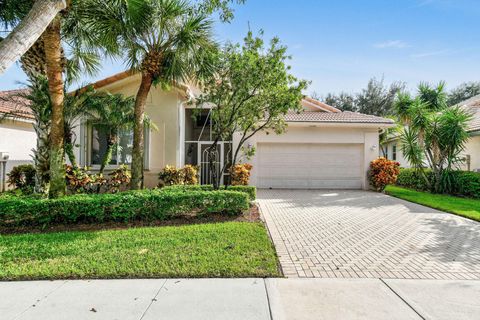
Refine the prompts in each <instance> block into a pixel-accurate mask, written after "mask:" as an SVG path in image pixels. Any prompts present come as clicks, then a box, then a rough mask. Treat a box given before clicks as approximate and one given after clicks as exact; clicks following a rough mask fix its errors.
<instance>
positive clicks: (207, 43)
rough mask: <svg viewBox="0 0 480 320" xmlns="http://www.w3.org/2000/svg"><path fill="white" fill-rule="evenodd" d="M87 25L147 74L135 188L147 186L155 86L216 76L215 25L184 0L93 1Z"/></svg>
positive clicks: (139, 100) (138, 112) (137, 125)
mask: <svg viewBox="0 0 480 320" xmlns="http://www.w3.org/2000/svg"><path fill="white" fill-rule="evenodd" d="M89 8H90V10H88V12H87V13H88V15H89V18H90V21H89V22H88V23H86V25H87V26H89V27H90V28H91V30H92V32H95V33H96V34H97V36H98V37H99V39H101V43H102V45H103V46H104V47H105V48H106V49H107V50H108V51H109V52H111V53H116V54H118V55H120V52H122V50H123V51H124V52H125V55H124V56H123V57H124V58H125V61H126V63H127V64H128V66H129V67H130V68H131V69H133V70H136V71H139V72H140V73H141V83H140V87H139V89H138V92H137V94H136V98H135V111H134V118H135V122H134V129H133V137H134V138H133V151H132V179H131V188H132V189H139V188H141V187H142V186H143V163H144V161H143V154H144V113H145V105H146V103H147V96H148V94H149V92H150V89H151V87H152V84H161V85H163V86H164V87H166V88H168V87H169V86H171V85H172V84H175V83H181V82H186V81H192V80H198V79H201V78H202V77H203V76H204V75H205V74H207V73H211V72H213V71H212V64H211V63H210V62H209V58H211V54H212V52H213V51H214V50H215V49H216V45H215V44H214V43H213V42H212V35H211V31H212V21H211V20H210V19H209V18H208V17H207V15H206V14H204V13H201V12H200V13H198V12H195V11H194V10H193V6H192V5H191V4H190V3H188V2H186V1H183V0H147V1H137V0H127V1H124V0H114V1H99V0H91V3H90V6H89Z"/></svg>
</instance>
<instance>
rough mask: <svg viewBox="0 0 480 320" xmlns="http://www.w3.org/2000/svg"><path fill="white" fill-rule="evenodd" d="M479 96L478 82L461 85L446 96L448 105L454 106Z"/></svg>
mask: <svg viewBox="0 0 480 320" xmlns="http://www.w3.org/2000/svg"><path fill="white" fill-rule="evenodd" d="M479 94H480V82H467V83H462V84H461V85H459V86H458V87H456V88H455V89H453V90H452V91H450V93H449V95H448V101H447V103H448V105H449V106H454V105H456V104H459V103H460V102H463V101H465V100H468V99H470V98H473V97H475V96H477V95H479Z"/></svg>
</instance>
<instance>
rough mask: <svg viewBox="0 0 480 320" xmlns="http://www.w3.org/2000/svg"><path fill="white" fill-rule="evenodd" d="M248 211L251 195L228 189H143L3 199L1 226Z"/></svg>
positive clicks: (0, 212)
mask: <svg viewBox="0 0 480 320" xmlns="http://www.w3.org/2000/svg"><path fill="white" fill-rule="evenodd" d="M248 208H249V198H248V195H246V194H245V193H242V192H236V191H225V190H222V191H208V192H207V191H201V190H198V191H191V192H161V191H158V190H141V191H129V192H121V193H116V194H98V195H92V194H81V195H72V196H67V197H63V198H59V199H41V200H39V199H30V198H14V197H7V198H5V199H1V200H0V225H2V226H7V227H8V226H49V225H55V224H74V223H98V222H107V221H116V222H129V221H153V220H167V219H171V218H175V217H181V216H185V215H188V216H192V215H195V216H201V215H205V214H209V213H222V214H227V215H236V214H240V213H241V212H242V211H244V210H247V209H248Z"/></svg>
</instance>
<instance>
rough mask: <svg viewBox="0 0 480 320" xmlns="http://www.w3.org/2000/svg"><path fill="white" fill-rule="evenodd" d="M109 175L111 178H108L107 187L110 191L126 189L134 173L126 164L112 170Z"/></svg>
mask: <svg viewBox="0 0 480 320" xmlns="http://www.w3.org/2000/svg"><path fill="white" fill-rule="evenodd" d="M108 176H109V179H108V180H107V183H106V187H107V192H109V193H116V192H119V191H125V190H126V189H127V188H128V185H129V184H130V180H131V179H132V173H131V172H130V169H128V167H127V166H126V165H121V166H119V167H118V168H117V169H115V170H113V171H112V172H110V173H109V174H108Z"/></svg>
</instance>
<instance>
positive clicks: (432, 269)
mask: <svg viewBox="0 0 480 320" xmlns="http://www.w3.org/2000/svg"><path fill="white" fill-rule="evenodd" d="M258 199H259V200H258V201H259V203H260V209H261V211H262V213H263V215H264V217H265V220H266V222H267V226H268V229H269V231H270V234H271V236H272V238H273V241H274V243H275V247H276V249H277V252H278V255H279V259H280V263H281V266H282V269H283V272H284V274H285V276H287V277H319V278H387V279H480V223H478V222H475V221H472V220H468V219H464V218H462V217H459V216H456V215H452V214H448V213H444V212H440V211H437V210H433V209H430V208H427V207H424V206H421V205H417V204H413V203H410V202H407V201H404V200H400V199H396V198H393V197H389V196H386V195H383V194H379V193H374V192H366V191H337V190H335V191H318V190H259V192H258Z"/></svg>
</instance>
